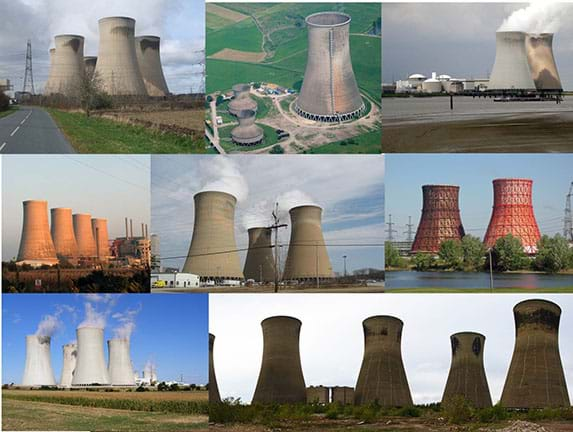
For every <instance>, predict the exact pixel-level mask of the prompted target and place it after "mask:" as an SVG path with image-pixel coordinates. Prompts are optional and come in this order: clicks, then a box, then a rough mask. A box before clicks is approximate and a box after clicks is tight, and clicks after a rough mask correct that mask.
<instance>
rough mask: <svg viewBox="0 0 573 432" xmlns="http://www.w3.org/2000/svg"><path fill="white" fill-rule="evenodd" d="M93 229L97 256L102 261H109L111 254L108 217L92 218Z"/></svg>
mask: <svg viewBox="0 0 573 432" xmlns="http://www.w3.org/2000/svg"><path fill="white" fill-rule="evenodd" d="M92 231H93V234H94V238H95V241H96V246H97V248H96V249H97V250H96V252H97V258H98V260H100V261H107V260H108V259H109V256H110V252H109V233H108V231H107V219H101V218H94V219H92Z"/></svg>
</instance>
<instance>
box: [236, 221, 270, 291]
mask: <svg viewBox="0 0 573 432" xmlns="http://www.w3.org/2000/svg"><path fill="white" fill-rule="evenodd" d="M271 237H272V231H271V229H270V228H260V227H258V228H249V250H248V252H247V259H246V260H245V268H244V269H243V273H244V275H245V279H253V280H256V281H259V282H270V281H273V280H274V279H275V262H274V256H273V250H272V244H271Z"/></svg>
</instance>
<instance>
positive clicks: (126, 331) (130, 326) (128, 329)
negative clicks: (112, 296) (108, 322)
mask: <svg viewBox="0 0 573 432" xmlns="http://www.w3.org/2000/svg"><path fill="white" fill-rule="evenodd" d="M140 311H141V305H139V306H138V308H137V309H127V310H126V311H125V312H117V313H114V314H113V315H112V318H113V319H115V320H116V321H118V322H119V326H117V327H116V328H115V329H114V330H113V333H114V336H115V337H116V338H119V339H129V338H131V334H132V333H133V331H134V330H135V318H136V317H137V314H139V312H140Z"/></svg>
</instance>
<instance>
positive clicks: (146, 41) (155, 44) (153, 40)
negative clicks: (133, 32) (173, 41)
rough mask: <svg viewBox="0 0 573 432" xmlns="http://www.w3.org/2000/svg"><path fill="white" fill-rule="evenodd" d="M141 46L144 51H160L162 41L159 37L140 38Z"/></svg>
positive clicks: (138, 38)
mask: <svg viewBox="0 0 573 432" xmlns="http://www.w3.org/2000/svg"><path fill="white" fill-rule="evenodd" d="M136 39H137V40H138V41H139V46H140V47H141V49H142V50H143V51H145V50H146V49H148V48H150V49H153V50H158V49H159V43H160V39H159V37H158V36H138V37H137V38H136Z"/></svg>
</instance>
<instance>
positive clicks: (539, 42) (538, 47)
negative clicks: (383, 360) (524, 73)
mask: <svg viewBox="0 0 573 432" xmlns="http://www.w3.org/2000/svg"><path fill="white" fill-rule="evenodd" d="M526 50H527V59H528V61H529V68H530V69H531V75H532V78H533V82H534V83H535V87H536V88H537V90H550V91H560V90H563V86H562V85H561V78H559V72H558V71H557V64H556V63H555V57H554V56H553V33H541V34H528V35H527V37H526Z"/></svg>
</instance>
